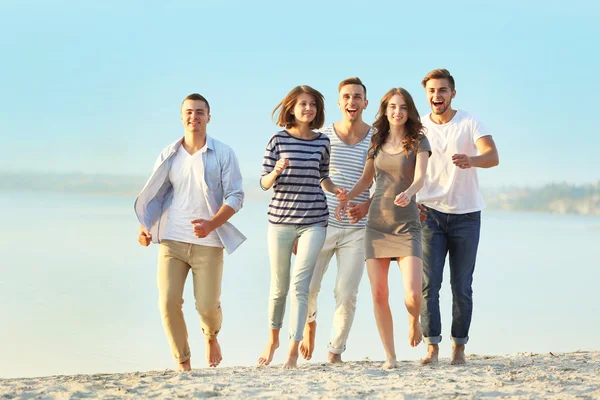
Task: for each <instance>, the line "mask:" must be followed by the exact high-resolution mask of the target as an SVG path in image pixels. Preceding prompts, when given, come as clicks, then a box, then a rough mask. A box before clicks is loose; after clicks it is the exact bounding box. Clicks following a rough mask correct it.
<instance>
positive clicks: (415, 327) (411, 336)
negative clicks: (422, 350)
mask: <svg viewBox="0 0 600 400" xmlns="http://www.w3.org/2000/svg"><path fill="white" fill-rule="evenodd" d="M422 340H423V330H422V329H421V323H420V322H419V320H418V319H415V320H414V321H412V322H410V328H409V329H408V343H409V344H410V346H411V347H417V346H418V345H419V343H421V341H422Z"/></svg>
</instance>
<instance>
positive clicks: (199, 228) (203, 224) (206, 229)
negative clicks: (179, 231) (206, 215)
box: [192, 219, 215, 239]
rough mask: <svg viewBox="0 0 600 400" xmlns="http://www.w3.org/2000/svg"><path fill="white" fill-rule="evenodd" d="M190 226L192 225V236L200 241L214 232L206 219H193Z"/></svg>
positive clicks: (210, 223)
mask: <svg viewBox="0 0 600 400" xmlns="http://www.w3.org/2000/svg"><path fill="white" fill-rule="evenodd" d="M192 225H194V235H196V237H198V238H200V239H202V238H205V237H207V236H208V235H209V234H210V233H211V232H212V231H214V230H215V228H214V227H213V224H212V222H210V221H209V220H206V219H195V220H193V221H192Z"/></svg>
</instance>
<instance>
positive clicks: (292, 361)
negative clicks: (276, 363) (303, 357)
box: [283, 355, 298, 369]
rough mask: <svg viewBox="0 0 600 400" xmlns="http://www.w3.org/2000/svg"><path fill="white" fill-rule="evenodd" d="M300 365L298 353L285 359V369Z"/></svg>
mask: <svg viewBox="0 0 600 400" xmlns="http://www.w3.org/2000/svg"><path fill="white" fill-rule="evenodd" d="M297 367H298V355H296V356H291V355H288V358H287V360H285V364H283V369H294V368H297Z"/></svg>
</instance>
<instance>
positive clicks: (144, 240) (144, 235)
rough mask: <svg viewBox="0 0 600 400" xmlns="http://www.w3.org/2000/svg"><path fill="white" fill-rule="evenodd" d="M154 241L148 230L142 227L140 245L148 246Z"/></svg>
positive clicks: (139, 236) (139, 237)
mask: <svg viewBox="0 0 600 400" xmlns="http://www.w3.org/2000/svg"><path fill="white" fill-rule="evenodd" d="M151 241H152V234H151V233H150V232H148V229H146V228H144V227H143V226H140V233H139V235H138V243H139V244H141V245H142V246H148V245H149V244H150V242H151Z"/></svg>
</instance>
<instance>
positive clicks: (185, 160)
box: [135, 93, 246, 371]
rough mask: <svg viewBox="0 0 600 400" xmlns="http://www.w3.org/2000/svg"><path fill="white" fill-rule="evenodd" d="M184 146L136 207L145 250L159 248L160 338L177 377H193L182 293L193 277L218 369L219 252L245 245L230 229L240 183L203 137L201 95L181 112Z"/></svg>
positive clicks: (176, 146) (171, 151)
mask: <svg viewBox="0 0 600 400" xmlns="http://www.w3.org/2000/svg"><path fill="white" fill-rule="evenodd" d="M181 121H182V123H183V126H184V128H185V135H184V137H183V138H182V139H178V140H177V141H176V142H174V143H172V144H171V145H169V146H167V147H166V148H165V149H164V150H163V151H162V152H161V154H160V156H159V157H158V160H157V161H156V164H155V165H154V170H153V172H152V175H151V176H150V179H149V180H148V182H147V183H146V186H145V187H144V189H142V192H141V193H140V195H139V196H138V198H137V200H136V202H135V213H136V216H137V218H138V220H139V221H140V224H141V225H140V233H139V236H138V241H139V243H140V244H141V245H142V246H148V245H149V244H150V242H153V243H160V250H159V256H158V292H159V308H160V311H161V316H162V321H163V326H164V328H165V333H166V334H167V337H168V339H169V342H170V345H171V351H172V353H173V357H174V358H175V360H176V361H177V362H178V363H179V369H180V370H185V371H189V370H190V369H191V362H190V356H191V353H190V348H189V344H188V340H187V328H186V325H185V320H184V318H183V312H182V305H183V288H184V284H185V280H186V277H187V274H188V272H189V271H190V270H191V271H192V275H193V282H194V298H195V300H196V310H197V311H198V314H199V315H200V322H201V324H202V332H203V333H204V335H205V338H206V359H207V362H208V365H209V366H210V367H216V366H217V365H218V364H219V363H220V362H221V359H222V355H221V347H220V346H219V342H218V340H217V334H218V333H219V330H220V329H221V322H222V312H221V303H220V296H221V279H222V273H223V248H225V250H226V251H227V253H228V254H231V253H232V252H233V251H234V250H235V249H237V248H238V246H239V245H240V244H242V242H243V241H244V240H246V238H245V236H244V235H242V233H241V232H240V231H238V230H237V229H236V228H235V227H234V226H233V225H232V224H231V223H229V222H227V221H228V220H229V218H231V217H232V216H233V214H235V213H236V212H237V211H239V209H240V208H242V204H243V200H244V192H243V190H242V176H241V173H240V169H239V165H238V162H237V158H236V156H235V154H234V152H233V150H232V149H231V148H230V147H229V146H227V145H225V144H223V143H221V142H219V141H218V140H216V139H213V138H212V137H209V136H207V134H206V126H207V124H208V123H209V122H210V105H209V104H208V101H207V100H206V99H205V98H204V97H203V96H201V95H199V94H197V93H194V94H191V95H189V96H187V97H186V98H185V99H184V101H183V103H182V105H181Z"/></svg>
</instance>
